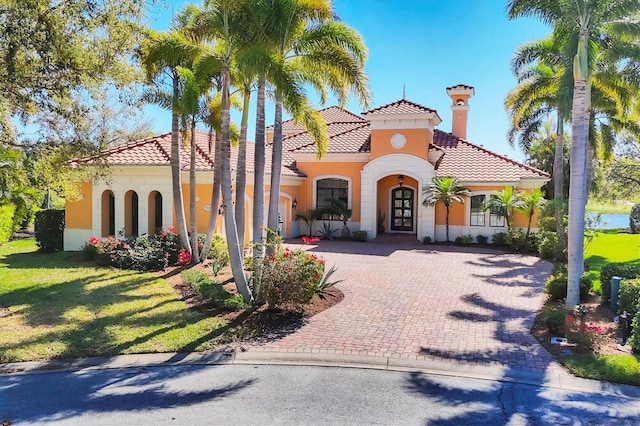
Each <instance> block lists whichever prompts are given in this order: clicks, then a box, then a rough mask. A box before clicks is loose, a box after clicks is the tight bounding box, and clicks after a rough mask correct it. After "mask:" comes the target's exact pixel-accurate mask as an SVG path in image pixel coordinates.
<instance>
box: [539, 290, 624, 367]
mask: <svg viewBox="0 0 640 426" xmlns="http://www.w3.org/2000/svg"><path fill="white" fill-rule="evenodd" d="M582 306H584V307H585V308H586V312H587V313H586V316H585V319H584V321H585V324H587V325H588V326H591V327H594V328H600V329H602V330H605V332H603V333H597V336H598V337H597V339H595V342H592V343H591V344H588V343H587V342H577V343H576V342H571V339H569V344H568V345H566V346H562V345H556V344H552V343H551V338H552V337H565V334H564V333H563V332H559V333H551V332H550V331H549V329H548V328H547V325H546V324H545V317H546V312H547V311H548V310H550V309H564V302H563V301H552V300H547V301H546V302H545V305H544V307H543V309H542V310H541V311H540V312H538V314H537V316H536V319H535V322H534V324H533V327H532V329H531V334H532V335H533V336H534V337H535V338H536V339H537V340H538V342H540V344H541V345H542V346H544V347H545V348H546V349H547V350H548V351H549V352H550V353H551V354H552V355H553V356H554V357H555V358H556V359H557V358H559V357H560V356H562V355H567V354H576V355H587V354H591V355H624V354H630V353H631V346H630V345H629V344H626V345H624V346H621V345H620V344H618V342H617V340H616V338H617V337H618V334H617V328H618V323H615V322H614V321H613V317H614V315H613V313H612V312H611V308H610V307H609V305H601V304H600V297H599V296H598V295H595V294H590V295H589V297H588V298H587V300H586V301H584V302H582ZM565 331H566V330H565ZM567 350H569V351H567Z"/></svg>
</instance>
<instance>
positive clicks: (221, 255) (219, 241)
mask: <svg viewBox="0 0 640 426" xmlns="http://www.w3.org/2000/svg"><path fill="white" fill-rule="evenodd" d="M205 238H206V237H205V236H204V235H203V236H201V237H200V242H201V243H203V244H204V240H205ZM207 258H208V259H211V261H212V262H213V264H214V268H215V265H216V264H217V265H218V266H217V268H218V270H220V269H221V268H224V267H225V266H227V265H228V264H229V247H227V241H226V240H225V239H224V237H223V236H222V235H221V234H215V235H214V236H213V239H212V240H211V250H209V254H208V255H207Z"/></svg>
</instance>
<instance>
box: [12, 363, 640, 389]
mask: <svg viewBox="0 0 640 426" xmlns="http://www.w3.org/2000/svg"><path fill="white" fill-rule="evenodd" d="M188 365H204V366H207V365H210V366H214V365H289V366H314V367H333V368H360V369H369V370H384V371H395V372H407V373H422V374H429V375H436V376H446V377H461V378H473V379H479V380H489V381H498V382H504V383H519V384H525V385H532V386H542V387H546V388H556V389H562V390H568V391H575V392H587V393H597V394H605V395H612V396H618V397H621V398H630V399H638V398H640V387H635V386H630V385H623V384H613V383H608V382H600V381H597V380H592V379H583V378H579V377H574V376H572V375H571V374H570V373H568V372H567V371H565V370H564V368H562V367H561V366H560V365H559V364H557V363H555V362H554V363H552V364H550V365H549V367H548V368H547V370H546V371H545V372H543V373H541V372H533V371H527V370H516V369H512V368H509V367H506V366H504V365H499V364H494V365H471V364H463V363H456V362H443V361H431V360H417V359H400V358H387V357H372V356H364V355H342V354H310V353H291V352H250V351H249V352H235V353H226V352H207V353H195V352H194V353H158V354H135V355H117V356H113V357H95V358H80V359H76V360H55V361H47V362H16V363H6V364H0V374H38V373H52V372H60V371H63V372H68V371H77V370H107V369H116V368H146V367H172V366H188ZM0 377H2V376H0Z"/></svg>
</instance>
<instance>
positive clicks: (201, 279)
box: [180, 269, 230, 304]
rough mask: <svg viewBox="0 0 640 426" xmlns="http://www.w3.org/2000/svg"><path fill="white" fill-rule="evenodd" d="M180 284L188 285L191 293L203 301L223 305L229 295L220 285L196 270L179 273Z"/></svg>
mask: <svg viewBox="0 0 640 426" xmlns="http://www.w3.org/2000/svg"><path fill="white" fill-rule="evenodd" d="M180 278H182V282H184V283H185V284H187V285H189V286H190V287H191V288H192V289H193V291H194V292H195V293H196V294H197V295H198V296H199V297H201V298H203V299H209V300H211V301H213V302H215V303H218V304H224V303H225V302H226V300H227V299H229V297H230V295H229V293H227V292H226V290H225V289H224V287H222V284H220V283H218V282H216V281H214V280H212V279H211V278H209V276H208V275H207V274H206V273H204V272H202V271H197V270H192V269H189V270H186V271H182V272H181V273H180Z"/></svg>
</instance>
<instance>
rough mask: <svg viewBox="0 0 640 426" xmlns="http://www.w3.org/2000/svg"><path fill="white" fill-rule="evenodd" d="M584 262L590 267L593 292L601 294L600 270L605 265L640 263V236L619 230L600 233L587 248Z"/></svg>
mask: <svg viewBox="0 0 640 426" xmlns="http://www.w3.org/2000/svg"><path fill="white" fill-rule="evenodd" d="M584 262H585V263H586V264H587V266H588V267H589V277H590V278H591V279H592V280H593V291H594V292H600V269H601V268H602V266H603V265H604V264H605V263H613V262H640V234H627V233H624V232H622V231H620V230H619V229H608V230H602V231H598V234H597V236H596V238H595V239H594V240H593V242H592V243H591V244H590V245H589V246H588V247H587V252H586V254H585V258H584Z"/></svg>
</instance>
